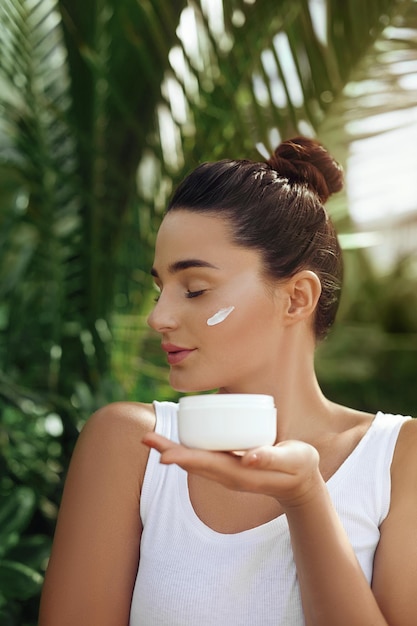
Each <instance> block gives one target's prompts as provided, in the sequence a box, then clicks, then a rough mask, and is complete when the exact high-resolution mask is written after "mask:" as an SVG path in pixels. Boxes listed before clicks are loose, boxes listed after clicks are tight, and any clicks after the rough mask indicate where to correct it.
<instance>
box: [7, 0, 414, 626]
mask: <svg viewBox="0 0 417 626" xmlns="http://www.w3.org/2000/svg"><path fill="white" fill-rule="evenodd" d="M416 128H417V2H416V1H415V0H346V1H345V2H340V0H333V1H332V0H327V1H326V0H274V1H271V0H195V1H194V2H192V1H189V2H187V1H185V0H184V1H183V0H170V1H169V2H168V1H167V0H82V1H81V0H0V244H1V245H0V259H1V263H0V292H1V300H0V624H1V626H6V625H10V626H14V625H19V626H21V625H27V626H29V625H30V626H33V625H34V624H36V619H37V610H38V602H39V593H40V588H41V585H42V577H43V574H44V570H45V566H46V563H47V558H48V554H49V549H50V544H51V538H52V534H53V530H54V524H55V519H56V513H57V507H58V503H59V500H60V495H61V489H62V481H63V478H64V476H65V472H66V468H67V466H68V462H69V458H70V455H71V452H72V449H73V446H74V443H75V440H76V437H77V434H78V432H79V429H80V428H81V426H82V424H83V423H84V421H85V419H86V418H87V417H88V415H89V414H90V413H91V412H92V411H94V410H95V409H96V408H98V407H100V406H102V405H103V404H105V403H107V402H109V401H112V400H115V399H123V398H128V399H138V400H141V401H151V400H152V399H153V398H159V399H175V398H176V394H175V393H174V392H173V391H172V390H171V389H170V388H169V386H168V384H167V368H166V366H165V364H164V359H163V357H162V356H161V355H160V354H159V350H158V346H159V340H158V339H157V338H156V337H155V336H153V334H152V333H151V332H150V331H149V330H148V329H147V327H146V323H145V320H146V315H147V313H148V312H149V310H150V307H151V306H152V300H153V297H154V294H153V288H152V284H151V281H150V278H149V268H150V266H151V264H152V252H153V243H154V238H155V233H156V230H157V227H158V224H159V222H160V220H161V215H162V213H163V211H164V207H165V205H166V202H167V199H168V197H169V195H170V193H171V191H172V189H173V187H174V186H175V184H176V183H177V182H178V181H179V180H180V179H181V178H182V177H183V176H184V174H185V173H186V172H187V171H189V170H190V169H192V168H193V167H194V166H195V165H196V164H197V163H199V162H201V161H203V160H214V159H219V158H223V157H232V158H234V157H237V158H239V157H242V158H245V157H246V158H254V159H256V158H259V153H261V154H265V153H267V152H268V151H270V150H271V148H274V147H275V146H276V144H277V143H278V142H279V140H280V139H286V138H289V137H291V136H293V135H294V134H300V133H301V134H307V135H317V136H318V138H319V139H320V140H321V141H322V142H323V143H324V144H325V145H326V146H327V147H328V148H329V149H330V151H331V152H332V153H333V154H334V155H335V156H336V158H337V159H338V160H339V161H340V162H341V163H342V164H343V165H344V167H345V170H346V174H347V186H346V190H345V192H344V193H342V194H340V195H339V197H338V198H335V199H332V201H331V203H330V204H329V210H330V212H331V213H332V215H333V218H334V220H335V222H336V224H337V226H338V229H339V232H340V234H341V241H342V244H343V247H344V249H345V260H346V286H345V290H344V294H343V299H342V305H341V310H340V314H339V317H338V323H337V325H336V327H335V329H334V331H333V332H332V334H331V336H330V337H329V339H328V340H326V341H325V342H324V344H323V345H322V346H321V347H320V348H319V350H318V354H317V369H318V372H319V378H320V381H321V384H322V387H323V389H324V390H325V392H326V394H328V395H329V397H331V398H332V399H334V400H335V401H340V402H344V403H347V404H350V405H352V406H354V407H357V408H361V409H364V410H368V411H376V410H379V409H382V410H385V411H387V412H394V413H395V412H401V413H406V414H412V415H414V414H416V413H417V399H416V391H415V388H416V371H417V367H416V365H417V314H416V310H417V289H416V277H417V252H416V242H417V190H416V188H415V185H416V179H417V177H416V174H415V172H416V171H417V165H416V160H415V159H416V150H417V149H416V146H417V141H416V139H417V138H416ZM407 192H408V195H407ZM410 192H411V193H410ZM414 192H415V193H414ZM410 197H411V199H410Z"/></svg>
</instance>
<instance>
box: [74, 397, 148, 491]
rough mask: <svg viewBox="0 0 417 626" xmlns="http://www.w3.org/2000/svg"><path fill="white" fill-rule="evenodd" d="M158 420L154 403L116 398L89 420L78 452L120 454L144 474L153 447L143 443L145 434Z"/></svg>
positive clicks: (112, 455)
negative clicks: (150, 449) (119, 400)
mask: <svg viewBox="0 0 417 626" xmlns="http://www.w3.org/2000/svg"><path fill="white" fill-rule="evenodd" d="M155 421H156V418H155V411H154V407H153V405H152V404H144V403H140V402H113V403H111V404H108V405H106V406H103V407H102V408H100V409H98V410H97V411H96V412H95V413H93V414H92V415H91V417H90V418H89V419H88V420H87V422H86V423H85V425H84V427H83V429H82V431H81V434H80V437H79V441H78V443H77V447H76V454H77V453H78V454H81V453H82V452H84V454H85V453H88V454H92V455H93V456H94V457H98V456H101V457H106V458H107V459H110V458H117V459H119V461H120V462H123V463H124V464H128V465H129V466H130V467H132V466H136V469H137V470H138V472H139V476H140V478H143V474H144V471H145V467H146V463H147V460H148V455H149V448H148V447H147V446H145V445H144V444H143V443H142V438H143V436H144V435H145V434H146V433H147V432H150V431H153V430H154V429H155ZM140 482H141V480H140Z"/></svg>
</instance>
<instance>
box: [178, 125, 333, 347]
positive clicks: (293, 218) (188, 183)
mask: <svg viewBox="0 0 417 626" xmlns="http://www.w3.org/2000/svg"><path fill="white" fill-rule="evenodd" d="M342 186H343V174H342V169H341V167H340V166H339V165H338V163H336V161H335V160H334V159H333V158H332V157H331V156H330V154H329V153H328V152H327V151H326V150H325V149H324V148H323V147H322V146H321V145H320V144H319V143H318V142H317V141H315V140H313V139H308V138H306V137H295V138H294V139H290V140H288V141H284V142H283V143H281V144H280V145H279V146H278V148H277V149H276V150H275V152H274V154H273V155H272V156H271V157H270V158H269V159H268V161H267V162H266V163H263V162H261V163H258V162H254V161H248V160H223V161H217V162H214V163H203V164H202V165H200V166H198V167H197V168H196V169H195V170H194V171H193V172H191V174H189V175H188V176H187V177H186V178H185V179H184V180H183V181H182V183H180V185H179V186H178V188H177V190H176V191H175V193H174V195H173V197H172V200H171V202H170V204H169V206H168V209H167V211H173V210H175V209H183V210H187V211H195V212H200V213H210V214H212V215H216V216H219V217H224V218H225V219H227V220H228V221H229V224H230V227H231V232H232V237H233V241H234V242H235V243H237V244H238V245H241V246H244V247H248V248H254V249H256V250H258V251H259V252H260V253H261V255H262V258H263V261H264V264H265V270H266V274H267V275H268V277H271V278H275V279H278V280H283V279H286V278H290V277H291V276H293V275H294V274H296V273H297V272H298V271H300V270H303V269H309V270H312V271H313V272H315V273H316V274H317V276H318V277H319V279H320V282H321V286H322V292H321V296H320V299H319V302H318V305H317V309H316V315H315V320H314V330H315V335H316V338H317V339H322V338H324V337H325V336H326V334H327V332H328V330H329V328H330V327H331V326H332V324H333V322H334V319H335V316H336V312H337V308H338V305H339V300H340V292H341V284H342V275H343V263H342V254H341V249H340V246H339V242H338V240H337V235H336V232H335V229H334V226H333V224H332V222H331V220H330V218H329V216H328V214H327V212H326V210H325V208H324V203H325V202H326V200H327V199H328V197H329V196H330V195H331V194H332V193H334V192H336V191H339V190H340V189H341V188H342Z"/></svg>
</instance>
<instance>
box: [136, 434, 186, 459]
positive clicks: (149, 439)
mask: <svg viewBox="0 0 417 626" xmlns="http://www.w3.org/2000/svg"><path fill="white" fill-rule="evenodd" d="M142 443H144V444H145V445H147V446H149V447H150V448H153V449H154V450H157V451H158V452H160V453H161V454H162V452H165V450H169V449H170V448H173V447H175V446H178V447H180V444H178V443H175V442H174V441H171V439H167V438H166V437H163V436H162V435H158V434H157V433H154V432H151V433H147V434H146V435H145V436H144V437H143V438H142Z"/></svg>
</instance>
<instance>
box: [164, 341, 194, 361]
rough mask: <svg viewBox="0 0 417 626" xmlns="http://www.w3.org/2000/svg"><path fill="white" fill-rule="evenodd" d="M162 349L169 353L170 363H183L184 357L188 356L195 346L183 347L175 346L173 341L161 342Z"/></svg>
mask: <svg viewBox="0 0 417 626" xmlns="http://www.w3.org/2000/svg"><path fill="white" fill-rule="evenodd" d="M161 348H162V350H164V351H165V352H166V353H167V359H168V363H169V364H170V365H176V364H177V363H181V361H183V360H184V359H186V358H187V356H189V355H190V354H191V353H192V352H194V350H195V348H192V349H190V348H182V347H181V346H175V345H174V344H172V343H163V344H161Z"/></svg>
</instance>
